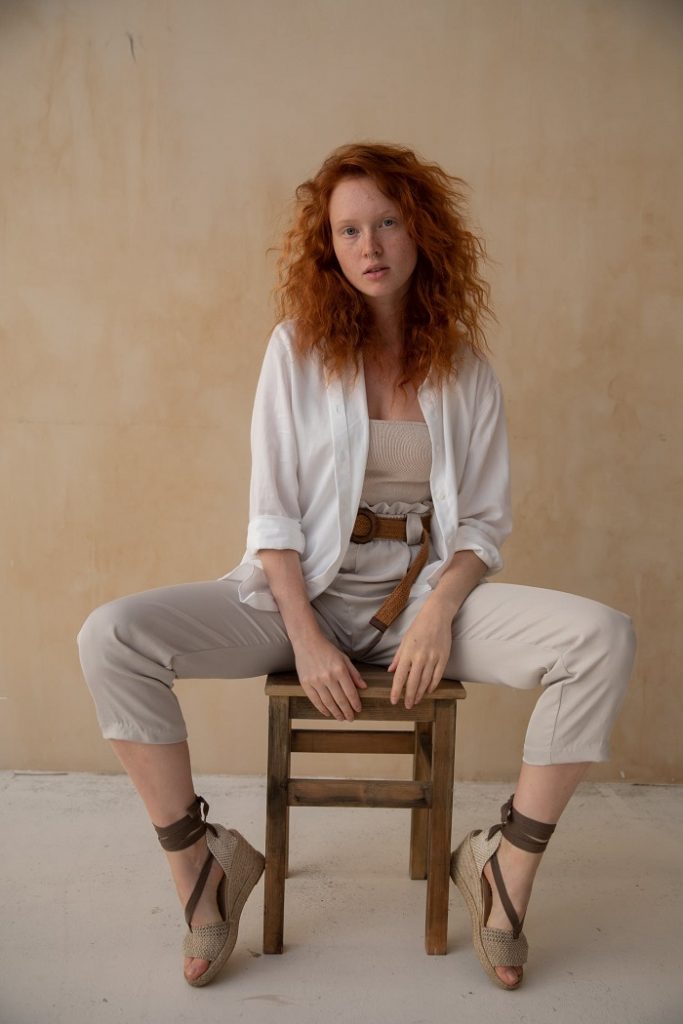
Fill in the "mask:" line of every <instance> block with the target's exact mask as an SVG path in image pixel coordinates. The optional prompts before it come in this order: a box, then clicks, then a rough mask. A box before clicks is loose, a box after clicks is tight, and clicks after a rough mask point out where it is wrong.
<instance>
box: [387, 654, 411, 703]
mask: <svg viewBox="0 0 683 1024" xmlns="http://www.w3.org/2000/svg"><path fill="white" fill-rule="evenodd" d="M409 668H410V665H404V664H403V663H402V662H401V661H399V662H398V664H397V666H396V670H395V672H394V681H393V683H392V684H391V694H390V696H389V700H390V701H391V703H392V704H398V702H399V701H400V699H401V694H402V693H403V687H404V686H405V681H406V676H407V675H408V670H409Z"/></svg>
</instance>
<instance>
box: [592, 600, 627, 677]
mask: <svg viewBox="0 0 683 1024" xmlns="http://www.w3.org/2000/svg"><path fill="white" fill-rule="evenodd" d="M591 633H592V636H591V641H592V644H593V645H594V647H595V653H596V656H597V658H598V659H599V660H600V661H601V662H602V663H603V664H604V665H605V667H606V668H607V671H606V672H605V673H604V677H605V679H606V681H607V680H608V681H609V683H610V686H612V687H614V686H617V687H619V688H620V689H625V688H626V686H627V684H628V682H629V679H630V678H631V671H632V669H633V661H634V658H635V653H636V634H635V630H634V628H633V622H632V620H631V617H630V615H626V614H625V613H624V612H620V611H617V610H616V609H615V608H609V607H608V606H607V605H603V604H597V605H596V608H595V611H594V615H593V617H592V629H591Z"/></svg>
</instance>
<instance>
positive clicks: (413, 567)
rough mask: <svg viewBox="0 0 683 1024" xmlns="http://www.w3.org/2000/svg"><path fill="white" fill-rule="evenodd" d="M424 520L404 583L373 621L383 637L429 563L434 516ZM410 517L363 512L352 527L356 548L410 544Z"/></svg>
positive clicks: (430, 515) (367, 510) (375, 615)
mask: <svg viewBox="0 0 683 1024" xmlns="http://www.w3.org/2000/svg"><path fill="white" fill-rule="evenodd" d="M420 519H421V520H422V541H421V544H420V550H419V551H418V553H417V554H416V556H415V558H414V559H413V561H412V562H411V564H410V566H409V567H408V571H407V573H406V574H405V576H404V577H403V579H402V580H400V582H399V583H398V585H397V586H396V587H394V589H393V590H392V592H391V593H390V594H389V596H388V597H387V599H386V601H384V603H383V604H382V606H381V608H379V609H378V611H377V612H376V613H375V614H374V615H373V617H372V618H371V619H370V625H371V626H374V627H375V629H378V630H379V631H380V633H383V632H384V630H385V629H387V627H388V626H390V625H391V623H392V622H393V621H394V619H396V618H397V617H398V616H399V615H400V614H401V612H402V611H403V609H404V608H405V606H406V605H407V603H408V598H409V596H410V590H411V587H412V585H413V583H414V582H415V580H416V579H417V577H418V575H419V573H420V571H421V570H422V568H423V566H424V565H425V564H426V562H427V557H428V555H429V526H430V523H431V519H432V514H431V512H427V513H425V514H424V515H422V516H420ZM406 520H407V516H380V515H377V513H376V512H372V511H371V510H370V509H369V508H361V509H359V510H358V513H357V515H356V521H355V523H354V524H353V533H352V534H351V540H352V541H353V543H354V544H368V543H369V542H370V541H371V540H407V536H406Z"/></svg>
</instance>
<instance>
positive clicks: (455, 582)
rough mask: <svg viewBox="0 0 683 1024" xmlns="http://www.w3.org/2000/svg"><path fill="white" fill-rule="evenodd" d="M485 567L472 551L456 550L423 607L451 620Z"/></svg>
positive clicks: (482, 573)
mask: <svg viewBox="0 0 683 1024" xmlns="http://www.w3.org/2000/svg"><path fill="white" fill-rule="evenodd" d="M487 568H488V567H487V565H486V563H485V562H482V560H481V558H479V556H478V555H475V553H474V551H456V553H455V554H454V555H453V558H452V559H451V563H450V565H449V566H448V568H447V569H446V571H445V572H444V573H443V575H442V576H441V577H440V579H439V581H438V583H437V584H436V586H435V588H434V590H433V591H432V593H431V594H430V595H429V597H428V599H427V601H426V603H425V608H429V610H430V611H433V612H437V613H439V614H440V615H443V616H444V617H446V618H448V619H449V620H450V621H451V622H452V621H453V619H454V618H455V616H456V615H457V614H458V612H459V611H460V607H461V605H462V604H463V602H464V601H465V598H466V597H467V596H468V594H470V593H471V592H472V590H474V588H475V587H476V585H477V583H479V581H480V580H481V578H482V576H483V575H484V573H485V572H486V569H487Z"/></svg>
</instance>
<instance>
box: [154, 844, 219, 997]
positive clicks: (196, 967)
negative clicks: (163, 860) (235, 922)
mask: <svg viewBox="0 0 683 1024" xmlns="http://www.w3.org/2000/svg"><path fill="white" fill-rule="evenodd" d="M208 852H209V848H208V846H207V845H206V837H205V836H202V838H201V839H200V840H199V841H198V842H196V843H195V844H194V845H193V846H189V847H188V848H187V849H185V850H179V851H178V852H176V853H169V854H167V856H168V859H169V862H170V864H171V873H172V874H173V881H174V882H175V886H176V891H177V893H178V897H179V898H180V902H181V905H182V906H183V908H184V907H185V904H186V903H187V901H188V900H189V898H190V896H191V895H192V890H193V889H194V887H195V884H196V882H197V878H198V876H199V873H200V871H201V869H202V867H203V865H204V861H205V860H206V858H207V855H208ZM221 878H223V869H222V867H221V866H220V864H219V863H218V861H217V860H214V861H213V863H212V865H211V871H210V872H209V877H208V879H207V881H206V885H205V886H204V890H203V892H202V894H201V896H200V897H199V902H198V903H197V906H196V907H195V911H194V914H193V915H192V924H193V925H197V926H199V925H204V924H214V923H216V922H218V921H221V920H222V918H221V915H220V912H219V910H218V903H217V900H216V893H217V890H218V885H219V883H220V880H221ZM209 963H210V961H209V960H201V959H199V957H191V956H186V957H185V960H184V965H183V970H184V973H185V977H186V978H187V979H188V980H189V981H196V979H197V978H199V977H200V975H202V974H203V973H204V971H206V969H207V968H208V966H209Z"/></svg>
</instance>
